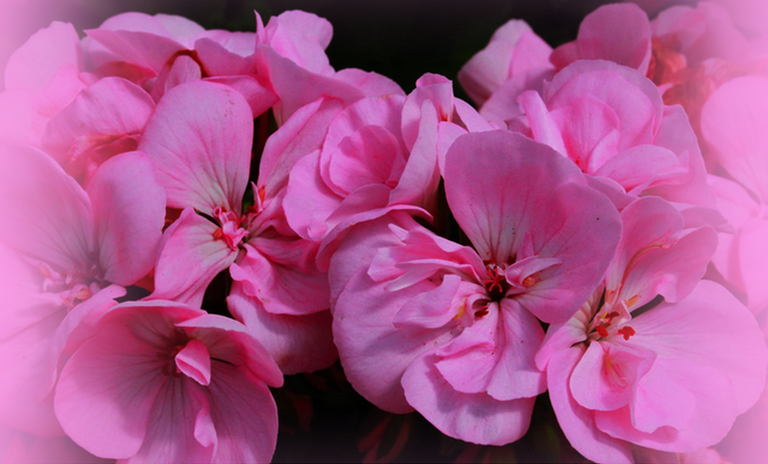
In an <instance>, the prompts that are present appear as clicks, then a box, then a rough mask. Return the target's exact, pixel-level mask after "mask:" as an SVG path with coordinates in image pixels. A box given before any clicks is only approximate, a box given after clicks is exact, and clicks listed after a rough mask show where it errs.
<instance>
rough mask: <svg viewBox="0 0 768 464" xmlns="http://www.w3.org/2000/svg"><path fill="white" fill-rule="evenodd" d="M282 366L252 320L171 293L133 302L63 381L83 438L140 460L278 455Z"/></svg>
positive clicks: (60, 406) (65, 412)
mask: <svg viewBox="0 0 768 464" xmlns="http://www.w3.org/2000/svg"><path fill="white" fill-rule="evenodd" d="M282 383H283V379H282V374H281V373H280V371H279V369H278V368H277V366H276V365H275V363H274V361H273V360H272V359H271V358H270V356H269V355H268V354H267V353H266V352H265V351H264V349H263V348H262V347H261V346H260V345H259V343H258V342H256V340H255V339H254V338H252V337H251V336H250V335H248V333H247V330H246V328H245V327H244V326H243V325H242V324H240V323H238V322H236V321H234V320H232V319H228V318H224V317H221V316H215V315H209V314H207V313H205V312H204V311H201V310H199V309H193V308H191V307H189V306H186V305H183V304H180V303H174V302H170V301H148V302H136V303H123V304H121V305H118V306H115V307H114V308H112V309H111V310H110V311H109V312H108V313H106V314H105V315H104V316H103V317H102V318H101V319H100V320H99V321H98V323H97V329H96V332H95V335H94V336H93V337H92V338H89V339H88V340H87V341H85V342H84V343H83V344H82V346H80V348H79V349H78V350H77V351H76V352H75V353H74V354H73V355H72V357H71V358H70V360H69V362H68V363H67V365H66V366H65V367H64V370H63V371H62V373H61V379H60V380H59V384H58V386H57V388H56V399H55V407H56V416H57V417H58V418H59V420H60V421H61V425H62V427H63V428H64V430H65V431H66V432H67V435H69V436H70V437H71V438H72V439H73V440H74V441H75V442H76V443H77V444H79V445H80V446H82V447H83V448H85V449H86V450H87V451H89V452H91V453H93V454H95V455H96V456H100V457H107V458H117V459H127V460H130V461H132V462H155V463H159V462H168V463H173V462H222V463H225V462H269V461H270V460H271V458H272V454H273V453H274V449H275V444H276V441H277V407H276V406H275V402H274V399H273V398H272V394H271V393H270V391H269V388H268V387H269V386H271V387H279V386H281V385H282Z"/></svg>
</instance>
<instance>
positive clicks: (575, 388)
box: [569, 342, 656, 411]
mask: <svg viewBox="0 0 768 464" xmlns="http://www.w3.org/2000/svg"><path fill="white" fill-rule="evenodd" d="M655 358H656V354H655V353H654V352H652V351H646V350H641V349H637V348H635V349H631V348H626V347H624V346H621V345H613V344H611V343H599V342H593V343H592V344H590V345H589V348H587V351H585V352H584V355H583V356H582V357H581V359H580V360H579V362H578V364H576V367H575V368H574V369H573V373H572V374H571V379H570V383H569V387H570V389H571V394H572V395H573V398H574V399H575V400H576V402H577V403H579V405H581V406H583V407H585V408H587V409H591V410H597V411H612V410H614V409H618V408H620V407H622V406H624V405H626V404H628V403H629V402H630V401H631V400H632V397H633V394H634V390H635V386H636V385H637V382H638V381H639V380H640V379H641V378H643V376H644V375H645V374H646V373H647V372H648V370H649V369H650V368H651V366H652V365H653V362H654V360H655Z"/></svg>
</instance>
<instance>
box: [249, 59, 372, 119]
mask: <svg viewBox="0 0 768 464" xmlns="http://www.w3.org/2000/svg"><path fill="white" fill-rule="evenodd" d="M256 56H257V62H258V63H259V68H258V73H259V74H260V75H264V76H267V77H268V79H269V82H270V84H271V85H272V87H273V89H274V91H275V93H276V94H277V95H278V96H279V97H280V100H281V101H280V103H279V104H278V105H277V106H276V107H275V108H274V110H275V118H276V119H277V122H278V125H282V124H283V123H284V122H285V121H287V120H288V118H289V117H290V116H291V115H292V114H293V113H295V112H296V110H298V109H299V108H301V107H302V106H304V105H306V104H308V103H311V102H313V101H315V100H317V99H318V98H320V97H322V96H327V97H331V98H337V99H340V100H342V101H343V102H344V104H345V105H348V104H350V103H352V102H354V101H356V100H359V99H361V98H364V96H365V94H364V93H363V92H362V91H361V90H360V89H358V88H356V87H354V86H353V85H350V84H348V83H346V82H344V81H343V80H338V79H334V78H332V77H328V76H325V75H321V74H314V73H312V72H310V71H308V70H306V69H304V68H302V67H300V66H299V65H298V64H296V63H294V62H293V61H291V60H289V59H288V58H284V57H282V56H280V55H279V54H278V53H277V52H276V51H275V50H273V49H271V48H269V47H266V46H263V45H261V46H257V47H256Z"/></svg>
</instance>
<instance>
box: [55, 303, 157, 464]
mask: <svg viewBox="0 0 768 464" xmlns="http://www.w3.org/2000/svg"><path fill="white" fill-rule="evenodd" d="M112 314H116V313H112ZM113 320H114V319H113ZM137 324H140V321H139V320H134V321H132V322H131V323H130V324H126V325H122V324H110V325H108V326H106V327H105V328H103V329H102V330H100V331H99V333H98V334H97V335H96V336H95V337H94V338H91V339H90V340H88V341H86V342H85V343H84V344H83V345H82V346H81V347H80V350H78V352H77V353H76V354H75V355H74V356H73V357H72V358H70V359H69V361H68V362H67V364H66V365H65V366H64V370H63V371H62V373H61V377H60V379H59V383H58V386H57V387H56V398H55V401H54V404H55V408H56V416H57V417H58V418H59V421H61V424H62V427H63V428H64V430H65V431H66V432H67V435H69V436H70V437H71V438H72V439H73V440H74V441H75V442H76V443H77V444H79V445H80V446H82V447H83V448H85V449H87V450H88V451H89V452H91V453H93V454H96V455H97V456H103V457H111V458H118V459H119V458H128V457H131V456H133V455H134V454H136V453H137V452H138V451H139V449H140V448H141V445H142V442H143V441H144V439H145V436H146V434H147V424H148V420H149V418H150V416H151V414H153V413H152V411H153V410H154V411H155V413H157V412H158V410H162V409H163V408H157V407H155V406H154V404H155V399H156V398H157V396H158V394H159V393H160V391H161V389H162V388H163V385H164V383H168V382H167V381H166V382H164V381H163V380H164V379H167V377H165V376H164V375H163V374H162V366H163V361H162V360H159V359H158V357H157V347H155V346H153V345H151V344H149V343H148V341H149V340H147V339H146V338H145V337H144V335H143V334H141V335H140V334H136V333H134V332H133V331H132V330H131V327H132V326H136V325H137Z"/></svg>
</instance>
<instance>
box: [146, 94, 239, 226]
mask: <svg viewBox="0 0 768 464" xmlns="http://www.w3.org/2000/svg"><path fill="white" fill-rule="evenodd" d="M252 137H253V115H252V113H251V110H250V108H249V106H248V104H247V103H246V101H245V100H244V99H243V98H242V96H241V95H240V94H239V93H238V92H236V91H234V90H233V89H231V88H230V87H226V86H224V85H221V84H214V83H210V82H203V81H197V82H190V83H187V84H184V85H180V86H178V87H175V88H174V89H172V90H171V91H170V92H168V93H167V94H166V95H165V96H164V97H163V99H162V101H161V102H160V104H159V105H158V107H157V110H156V111H155V114H154V115H153V116H152V118H151V119H150V121H149V123H148V124H147V127H146V130H145V131H144V136H143V138H142V140H141V143H140V145H139V150H140V151H143V152H145V153H147V154H148V155H149V156H150V157H151V158H152V159H153V161H154V162H155V165H156V166H157V170H158V180H159V181H160V184H161V185H162V186H163V187H165V189H166V190H167V191H168V206H170V207H173V208H185V207H188V206H191V207H193V208H196V209H198V210H200V211H202V212H205V213H208V214H211V213H212V212H213V210H214V209H215V208H216V207H219V206H220V207H225V208H226V209H227V210H228V211H234V212H236V213H239V212H240V208H241V203H242V198H243V193H244V192H245V188H246V186H247V184H248V172H249V166H250V158H251V142H252Z"/></svg>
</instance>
